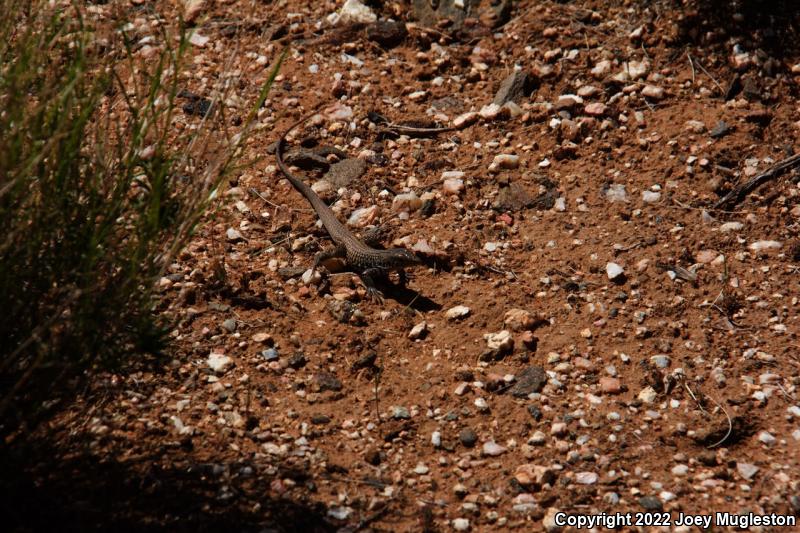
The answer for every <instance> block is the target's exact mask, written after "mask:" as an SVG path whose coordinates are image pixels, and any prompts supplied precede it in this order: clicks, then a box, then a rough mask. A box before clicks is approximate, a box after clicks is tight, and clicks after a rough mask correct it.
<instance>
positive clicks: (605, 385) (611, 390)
mask: <svg viewBox="0 0 800 533" xmlns="http://www.w3.org/2000/svg"><path fill="white" fill-rule="evenodd" d="M600 390H601V391H603V392H604V393H606V394H619V393H620V391H621V390H622V383H620V381H619V379H617V378H612V377H610V376H603V377H601V378H600Z"/></svg>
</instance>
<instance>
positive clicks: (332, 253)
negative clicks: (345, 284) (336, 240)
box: [311, 245, 347, 272]
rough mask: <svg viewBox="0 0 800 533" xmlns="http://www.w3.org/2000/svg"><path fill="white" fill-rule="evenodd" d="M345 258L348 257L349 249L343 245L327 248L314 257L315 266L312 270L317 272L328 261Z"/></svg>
mask: <svg viewBox="0 0 800 533" xmlns="http://www.w3.org/2000/svg"><path fill="white" fill-rule="evenodd" d="M345 257H347V249H346V248H345V247H344V246H342V245H338V246H332V247H330V248H326V249H324V250H322V251H321V252H319V253H318V254H317V255H315V256H314V264H313V266H312V267H311V269H312V271H314V272H316V271H317V269H318V268H319V266H320V265H321V264H322V263H324V262H325V261H327V260H328V259H336V258H339V259H341V258H345Z"/></svg>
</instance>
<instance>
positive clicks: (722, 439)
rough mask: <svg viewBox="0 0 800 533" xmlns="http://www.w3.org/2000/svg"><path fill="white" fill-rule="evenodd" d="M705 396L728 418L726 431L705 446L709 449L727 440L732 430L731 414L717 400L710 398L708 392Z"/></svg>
mask: <svg viewBox="0 0 800 533" xmlns="http://www.w3.org/2000/svg"><path fill="white" fill-rule="evenodd" d="M706 398H708V399H709V400H711V401H712V402H714V404H716V406H717V407H719V408H720V409H722V412H723V413H725V418H727V419H728V431H727V432H726V433H725V436H724V437H722V438H721V439H719V440H718V441H717V442H715V443H714V444H712V445H710V446H706V448H708V449H709V450H710V449H711V448H716V447H717V446H719V445H720V444H722V443H723V442H725V441H726V440H728V437H730V436H731V433H732V432H733V421H732V420H731V416H730V415H729V414H728V411H727V410H726V409H725V408H724V407H722V405H721V404H720V403H719V402H717V400H715V399H714V398H712V397H711V396H709V395H708V394H706Z"/></svg>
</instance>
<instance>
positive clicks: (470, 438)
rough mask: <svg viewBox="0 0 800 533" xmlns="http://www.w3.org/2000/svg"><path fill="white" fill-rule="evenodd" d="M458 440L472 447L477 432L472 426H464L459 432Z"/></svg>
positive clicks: (475, 440) (476, 437)
mask: <svg viewBox="0 0 800 533" xmlns="http://www.w3.org/2000/svg"><path fill="white" fill-rule="evenodd" d="M458 440H459V441H461V444H463V445H464V446H466V447H467V448H472V447H473V446H475V443H476V442H478V434H477V433H475V431H474V430H473V429H472V428H464V429H462V430H461V431H460V432H459V434H458Z"/></svg>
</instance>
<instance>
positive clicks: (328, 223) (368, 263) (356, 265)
mask: <svg viewBox="0 0 800 533" xmlns="http://www.w3.org/2000/svg"><path fill="white" fill-rule="evenodd" d="M316 112H317V111H316V110H314V111H313V112H312V113H309V114H307V115H305V116H303V117H302V118H300V119H299V120H298V121H297V122H295V123H294V124H292V125H291V126H290V127H289V129H288V130H286V131H285V132H284V133H283V134H282V135H281V136H280V137H279V138H278V144H277V145H276V147H275V159H276V160H277V162H278V167H279V168H280V170H281V172H282V173H283V175H284V176H285V177H286V179H287V180H289V183H291V184H292V186H293V187H294V188H295V189H296V190H297V192H299V193H300V194H302V195H303V196H304V197H305V199H306V200H307V201H308V203H309V204H311V207H312V208H313V209H314V212H316V214H317V216H318V217H319V219H320V221H322V225H323V226H325V230H326V231H327V232H328V235H330V238H331V240H332V241H333V242H334V244H335V246H334V247H332V248H330V249H327V250H323V251H321V252H319V253H318V254H317V255H316V256H315V257H314V264H313V266H312V270H313V271H316V269H317V268H318V267H319V265H320V264H321V263H322V262H324V261H326V260H328V259H333V258H341V259H344V260H345V261H346V263H347V266H348V267H350V268H351V269H353V270H354V271H355V272H356V273H357V274H358V275H359V277H360V278H361V281H362V282H363V283H364V286H365V287H366V288H367V294H368V295H369V297H370V298H371V299H373V300H377V301H379V302H380V301H382V300H383V294H381V291H380V290H378V288H377V287H376V285H375V279H376V278H377V277H379V276H382V275H385V274H386V273H388V272H390V271H392V270H396V271H399V272H400V273H401V279H403V278H404V272H403V268H405V267H412V266H415V265H419V264H420V263H421V262H422V261H421V260H420V258H419V257H417V256H416V255H415V254H414V253H413V252H410V251H409V250H406V249H405V248H391V249H388V250H382V249H378V248H373V247H371V246H369V245H367V244H366V243H364V242H363V241H361V240H359V239H358V238H357V237H356V236H355V235H354V234H353V233H352V232H351V231H350V230H349V229H347V227H345V225H344V224H342V223H341V222H340V221H339V219H338V218H336V214H335V213H334V212H333V210H332V209H331V208H330V207H328V205H327V204H326V203H325V202H323V201H322V198H320V197H319V195H317V193H315V192H314V191H313V190H312V189H311V187H309V186H308V184H306V183H305V182H304V181H303V180H301V179H300V178H298V177H297V176H295V175H294V174H292V172H291V171H290V170H289V168H288V166H287V165H286V163H285V162H284V161H283V148H284V145H285V144H286V137H287V136H288V135H289V133H291V132H292V131H293V130H294V129H295V128H297V127H298V126H300V125H301V124H302V123H303V122H305V121H306V120H308V119H309V118H311V117H312V116H313V115H314V114H315V113H316Z"/></svg>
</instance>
